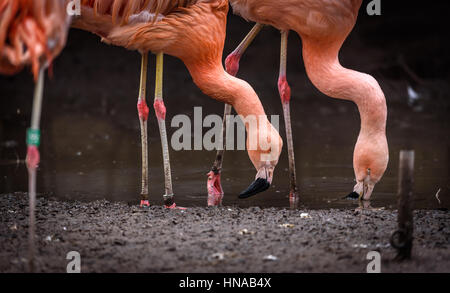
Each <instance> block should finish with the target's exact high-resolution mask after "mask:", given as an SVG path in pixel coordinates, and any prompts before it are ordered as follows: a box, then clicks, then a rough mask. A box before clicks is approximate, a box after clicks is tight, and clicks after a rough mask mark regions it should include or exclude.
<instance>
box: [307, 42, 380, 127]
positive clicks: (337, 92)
mask: <svg viewBox="0 0 450 293" xmlns="http://www.w3.org/2000/svg"><path fill="white" fill-rule="evenodd" d="M316 50H318V49H316ZM316 50H306V51H307V52H311V51H312V52H314V51H315V52H318V51H316ZM322 51H323V50H322ZM336 51H337V50H330V52H333V53H329V54H327V53H325V54H321V55H320V56H319V55H315V56H314V55H313V54H307V55H306V56H305V58H306V59H307V60H305V62H308V63H309V64H311V67H310V69H309V71H314V74H313V76H314V77H315V78H312V81H313V83H314V84H316V85H317V86H318V88H319V89H321V91H322V92H324V93H325V94H326V95H328V96H330V97H333V98H337V99H343V100H349V101H352V102H354V103H355V104H356V105H357V107H358V110H359V113H360V117H361V131H360V135H376V134H378V135H380V134H381V135H384V134H385V130H386V119H387V107H386V99H385V96H384V93H383V91H382V90H381V88H380V85H379V84H378V82H377V81H376V80H375V79H374V78H373V77H372V76H370V75H368V74H365V73H361V72H358V71H354V70H350V69H347V68H344V67H343V66H342V65H341V64H340V63H339V59H338V56H337V54H336V53H334V52H336Z"/></svg>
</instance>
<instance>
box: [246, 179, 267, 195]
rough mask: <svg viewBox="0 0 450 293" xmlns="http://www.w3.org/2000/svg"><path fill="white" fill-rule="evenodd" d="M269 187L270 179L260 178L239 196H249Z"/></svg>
mask: <svg viewBox="0 0 450 293" xmlns="http://www.w3.org/2000/svg"><path fill="white" fill-rule="evenodd" d="M269 187H270V183H269V181H267V180H266V179H264V178H258V179H256V180H255V181H253V182H252V184H250V186H249V187H247V189H246V190H244V191H242V192H241V194H239V198H241V199H243V198H249V197H250V196H253V195H255V194H258V193H260V192H263V191H266V190H267V189H269Z"/></svg>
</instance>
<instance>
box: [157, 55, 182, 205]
mask: <svg viewBox="0 0 450 293" xmlns="http://www.w3.org/2000/svg"><path fill="white" fill-rule="evenodd" d="M163 69H164V54H163V53H158V54H157V55H156V84H155V102H154V104H153V107H154V109H155V113H156V117H157V119H158V126H159V133H160V135H161V146H162V153H163V163H164V187H165V194H164V195H163V197H164V205H165V206H166V208H169V209H176V208H179V207H177V205H176V204H175V201H174V194H173V188H172V171H171V169H170V158H169V144H168V142H167V131H166V106H165V105H164V100H163ZM181 209H182V208H181Z"/></svg>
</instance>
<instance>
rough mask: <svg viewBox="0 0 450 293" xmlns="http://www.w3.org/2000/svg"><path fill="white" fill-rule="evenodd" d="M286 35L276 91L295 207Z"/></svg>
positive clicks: (285, 35) (295, 192)
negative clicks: (278, 95) (281, 110)
mask: <svg viewBox="0 0 450 293" xmlns="http://www.w3.org/2000/svg"><path fill="white" fill-rule="evenodd" d="M288 35H289V31H282V32H281V53H280V75H279V78H278V91H279V93H280V98H281V103H282V106H283V116H284V123H285V127H286V140H287V149H288V157H289V181H290V184H289V186H290V190H289V203H290V205H291V207H293V208H295V207H296V206H297V203H298V189H297V177H296V174H295V157H294V142H293V139H292V126H291V112H290V104H289V102H290V100H291V88H290V86H289V84H288V82H287V79H286V68H287V43H288Z"/></svg>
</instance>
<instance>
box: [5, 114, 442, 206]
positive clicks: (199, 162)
mask: <svg viewBox="0 0 450 293" xmlns="http://www.w3.org/2000/svg"><path fill="white" fill-rule="evenodd" d="M346 106H348V108H349V109H348V110H349V111H351V109H352V108H353V106H352V105H346ZM311 107H313V106H311ZM316 118H318V119H317V120H318V121H319V122H315V123H323V124H325V122H326V121H329V120H331V118H330V115H327V118H321V117H320V116H319V117H316ZM337 119H338V118H336V120H337ZM51 120H52V123H46V124H45V126H44V132H43V138H44V141H43V144H42V163H41V167H40V170H39V177H38V190H39V192H42V193H46V194H49V195H52V196H55V197H57V198H61V199H67V200H83V201H91V200H96V199H107V200H111V201H126V202H130V203H137V202H138V200H139V191H140V141H139V129H131V130H130V129H125V128H123V127H121V126H119V125H116V124H114V122H113V121H109V123H108V122H106V121H105V120H109V118H107V117H106V118H104V117H94V116H92V115H88V114H82V115H80V114H71V115H67V114H65V115H64V116H56V117H53V119H51ZM136 120H137V118H136ZM321 120H323V122H320V121H321ZM72 121H74V122H72ZM169 121H170V120H169ZM134 122H135V123H136V121H134ZM319 128H320V129H321V130H320V131H316V130H314V125H308V123H299V122H297V121H296V122H294V139H295V143H296V149H295V152H296V156H297V157H296V163H297V171H298V179H299V180H298V181H299V185H300V194H301V206H306V207H309V208H332V207H353V206H356V205H357V202H354V201H348V200H344V199H342V197H344V196H345V195H346V194H347V193H348V192H350V191H351V189H352V187H353V184H354V182H353V181H354V179H353V177H352V175H353V168H352V149H353V145H352V144H353V141H354V139H355V137H356V135H357V127H352V128H354V129H352V131H344V129H345V128H346V127H345V125H343V126H342V125H336V124H334V125H333V123H330V125H329V126H324V127H320V126H319ZM150 129H151V132H152V133H151V138H150V144H149V145H150V148H149V153H150V158H149V160H150V198H151V202H152V203H154V204H162V193H163V190H164V185H163V182H164V177H163V172H162V171H163V170H162V159H161V147H160V143H159V137H158V136H157V135H158V132H157V128H156V126H155V125H153V124H152V123H151V125H150ZM4 130H5V133H6V136H8V135H9V134H20V133H23V132H24V129H23V128H22V127H16V128H11V127H8V128H7V129H4ZM174 130H175V129H170V128H169V133H173V131H174ZM281 131H284V130H283V129H281ZM282 133H283V132H282ZM337 134H339V135H337ZM392 135H393V134H391V136H392ZM394 136H395V135H394ZM19 137H20V136H19ZM169 137H170V134H169ZM344 137H345V138H346V139H344ZM302 140H303V141H305V142H304V143H303V144H302V143H301V142H302ZM420 140H421V139H420V137H418V138H417V144H415V145H416V148H415V150H416V177H415V186H414V189H415V194H414V198H415V207H416V208H433V207H438V206H439V205H438V204H437V200H436V199H435V198H434V195H435V194H436V192H437V191H438V189H439V188H441V193H440V195H441V196H440V199H441V200H442V201H443V205H444V206H445V205H447V206H448V200H447V194H448V190H445V188H446V185H445V182H446V180H448V173H447V172H448V170H446V159H447V156H448V153H446V152H445V145H439V144H437V142H435V143H433V149H432V150H430V149H429V147H428V145H429V144H428V143H427V142H426V143H423V144H420ZM13 141H14V140H13ZM334 141H337V143H335V144H334V145H333V142H334ZM393 141H394V143H393V142H391V143H390V150H391V161H390V164H389V168H388V170H387V172H386V175H385V176H384V178H383V180H382V181H381V182H380V183H379V184H378V185H377V186H376V189H375V192H374V195H373V200H372V205H373V206H376V207H381V206H384V207H387V208H395V205H396V195H395V194H396V188H397V158H396V156H398V151H399V149H400V146H399V145H396V144H395V139H394V140H393ZM18 143H20V144H22V142H20V141H18ZM10 144H13V143H12V142H10ZM18 149H23V145H20V148H6V147H3V148H2V160H3V163H4V164H2V166H0V176H1V177H0V178H1V179H0V182H1V188H0V193H7V192H14V191H26V189H27V186H26V182H27V181H26V178H27V173H26V168H25V166H24V165H23V164H18V165H17V164H15V163H13V162H10V164H6V163H7V162H5V160H6V159H10V160H14V159H15V156H16V155H19V157H21V158H23V157H24V151H18ZM16 152H17V153H16ZM170 156H171V162H172V170H173V184H174V191H175V195H176V201H177V203H178V204H179V205H183V206H204V205H205V204H206V175H205V174H206V173H207V172H208V171H209V168H210V166H211V164H212V161H213V159H214V156H215V153H214V152H208V151H179V152H175V151H173V150H171V153H170ZM287 168H288V166H287V157H286V151H285V150H284V151H283V154H282V157H281V159H280V163H279V165H278V166H277V169H276V172H275V177H274V183H273V185H272V187H271V188H270V190H269V191H267V192H265V193H262V194H259V195H257V196H255V197H253V198H251V199H248V200H239V199H237V195H238V194H239V192H240V191H242V190H243V189H244V188H246V187H247V185H248V184H249V183H250V182H251V181H252V179H253V177H254V175H255V171H254V169H253V166H252V165H251V163H250V161H249V159H248V157H247V154H246V152H245V151H228V152H226V153H225V163H224V171H223V175H222V184H223V187H224V190H225V198H224V202H223V203H224V205H238V206H241V207H245V206H254V205H256V206H261V207H288V206H289V201H288V198H287V195H288V193H289V190H288V186H289V182H288V169H287Z"/></svg>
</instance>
